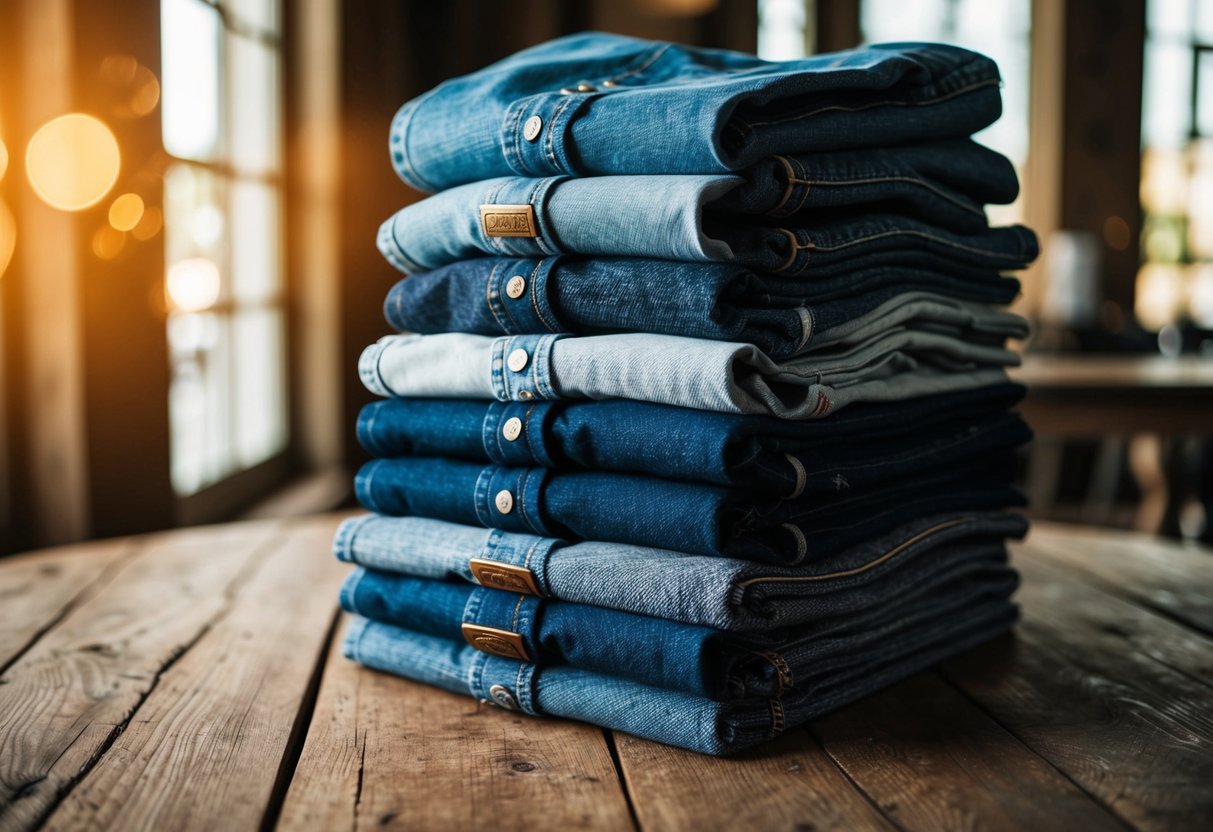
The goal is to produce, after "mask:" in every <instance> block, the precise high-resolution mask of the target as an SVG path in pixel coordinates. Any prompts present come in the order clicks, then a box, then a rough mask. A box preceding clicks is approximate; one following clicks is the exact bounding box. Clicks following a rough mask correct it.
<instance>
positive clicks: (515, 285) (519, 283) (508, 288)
mask: <svg viewBox="0 0 1213 832" xmlns="http://www.w3.org/2000/svg"><path fill="white" fill-rule="evenodd" d="M525 291H526V279H525V278H523V276H522V275H520V274H516V275H514V276H513V277H511V278H510V279H509V280H508V281H506V284H505V293H506V294H507V295H509V296H510V297H512V298H514V299H515V300H517V299H518V298H520V297H522V293H523V292H525Z"/></svg>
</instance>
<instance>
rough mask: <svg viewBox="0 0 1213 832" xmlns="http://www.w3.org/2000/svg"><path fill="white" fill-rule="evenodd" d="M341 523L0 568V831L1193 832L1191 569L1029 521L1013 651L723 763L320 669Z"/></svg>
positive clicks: (1204, 714)
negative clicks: (959, 831)
mask: <svg viewBox="0 0 1213 832" xmlns="http://www.w3.org/2000/svg"><path fill="white" fill-rule="evenodd" d="M336 522H337V520H336V518H333V517H325V518H319V519H315V520H308V521H304V522H299V521H294V522H259V523H248V524H237V525H228V526H216V527H209V528H199V529H190V530H184V531H179V532H172V533H166V534H158V535H151V536H146V537H141V538H136V539H129V540H115V541H106V542H102V543H96V544H89V545H82V546H75V547H71V548H61V549H55V550H49V551H45V552H41V553H34V554H30V555H25V556H20V557H17V558H12V559H8V560H5V561H0V829H2V830H6V832H7V830H24V829H36V828H48V829H75V828H82V827H87V828H112V829H123V830H126V829H149V830H179V829H206V830H212V829H222V830H242V829H250V830H252V829H270V828H276V827H278V828H286V829H331V828H351V827H352V828H355V829H357V828H375V829H380V828H391V827H401V828H422V829H424V828H433V829H460V828H471V827H474V826H475V827H485V828H493V829H518V828H526V829H528V830H543V829H564V828H568V827H593V828H606V829H628V828H633V827H642V828H645V829H711V828H729V829H845V830H853V829H867V828H876V829H898V828H900V829H924V830H938V829H956V828H965V829H977V828H988V829H1033V830H1046V829H1066V830H1068V832H1077V831H1078V830H1088V829H1104V828H1107V829H1124V828H1139V829H1200V830H1209V829H1213V555H1211V554H1210V553H1208V552H1204V551H1193V550H1189V549H1184V548H1181V547H1179V546H1176V545H1171V544H1166V543H1159V542H1156V541H1153V540H1150V539H1147V538H1143V537H1136V536H1132V535H1127V534H1118V533H1109V532H1096V531H1093V530H1088V529H1081V528H1077V527H1064V526H1044V525H1040V526H1038V527H1037V528H1036V529H1034V530H1033V532H1032V535H1031V537H1030V539H1029V541H1028V542H1027V543H1025V544H1023V545H1020V546H1018V547H1017V549H1016V562H1017V564H1018V566H1019V567H1020V569H1021V570H1022V571H1023V573H1024V578H1025V583H1024V586H1023V589H1022V590H1021V592H1020V596H1019V597H1020V600H1021V602H1022V604H1023V607H1024V620H1023V622H1022V624H1021V625H1020V626H1019V627H1018V629H1017V631H1016V633H1015V635H1014V636H1008V637H1006V638H1003V639H1000V640H998V641H996V642H993V643H991V644H989V645H986V646H985V647H982V648H979V649H977V650H974V651H972V652H970V653H968V654H967V655H964V656H962V657H960V658H958V659H956V660H954V661H951V662H948V663H947V664H945V665H943V666H942V667H940V668H939V669H937V670H934V671H930V672H927V673H923V674H920V675H918V676H916V677H914V678H911V679H908V680H906V681H904V682H902V683H900V684H898V685H896V686H894V687H892V688H889V689H888V690H886V691H884V692H882V693H880V694H877V695H876V696H873V697H870V698H868V699H866V700H864V701H862V702H860V703H857V704H855V705H852V706H851V707H849V708H846V709H844V710H842V711H839V712H837V713H834V714H833V715H831V716H828V717H826V718H824V719H820V720H818V721H817V722H815V723H813V724H812V725H811V726H810V727H808V728H806V729H801V730H797V731H793V732H790V733H789V734H787V735H785V736H783V737H781V738H780V739H779V740H777V741H776V742H774V743H772V744H770V745H767V746H765V747H763V748H761V749H759V750H757V751H755V752H751V753H748V754H746V755H743V756H742V757H739V758H736V759H723V760H722V759H712V758H708V757H703V756H699V755H696V754H692V753H688V752H683V751H679V750H676V749H672V748H667V747H665V746H661V745H657V744H654V743H651V742H646V741H643V740H639V739H635V738H633V737H629V736H625V735H621V734H611V733H610V732H604V731H602V730H600V729H597V728H594V727H591V726H586V725H579V724H575V723H570V722H561V721H556V720H538V719H535V718H530V717H526V716H521V715H518V714H515V713H511V712H507V711H502V710H499V709H496V708H492V707H488V706H482V705H479V704H477V703H476V702H475V701H474V700H472V699H469V698H463V697H458V696H453V695H451V694H448V693H444V692H441V691H437V690H431V689H428V688H425V687H423V686H420V685H417V684H414V683H410V682H406V681H403V680H400V679H395V678H392V677H389V676H385V675H382V674H378V673H374V672H370V671H367V670H364V669H361V668H359V667H357V666H355V665H353V664H351V663H350V662H348V661H346V660H345V659H344V658H343V657H342V656H341V655H340V652H339V646H338V644H339V639H338V638H336V636H337V635H338V634H339V632H340V629H341V627H342V626H343V623H342V621H341V620H340V618H339V616H338V615H337V613H336V609H335V597H336V591H337V586H338V583H339V582H340V580H341V577H342V574H343V572H344V568H343V567H342V566H341V565H339V564H338V563H336V562H335V561H334V560H333V559H332V557H331V555H330V554H329V546H328V542H329V537H330V535H331V534H332V531H333V529H334V527H335V524H336Z"/></svg>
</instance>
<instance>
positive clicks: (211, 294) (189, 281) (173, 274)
mask: <svg viewBox="0 0 1213 832" xmlns="http://www.w3.org/2000/svg"><path fill="white" fill-rule="evenodd" d="M219 283H220V279H219V267H218V266H216V265H215V264H214V263H212V262H211V261H210V260H207V259H206V258H205V257H191V258H190V259H189V260H181V261H179V262H177V263H174V264H173V265H172V266H171V267H169V270H168V280H167V281H166V282H165V289H166V290H167V293H168V297H169V300H170V301H172V304H173V306H174V307H175V308H177V309H179V310H181V311H183V312H201V311H202V310H204V309H209V308H211V307H212V306H214V305H215V302H216V301H218V300H219V289H220V285H219Z"/></svg>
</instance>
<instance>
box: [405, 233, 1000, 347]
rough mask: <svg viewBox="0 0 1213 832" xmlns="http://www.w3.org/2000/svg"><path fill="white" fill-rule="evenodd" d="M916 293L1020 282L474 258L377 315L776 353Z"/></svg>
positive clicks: (437, 274) (982, 289)
mask: <svg viewBox="0 0 1213 832" xmlns="http://www.w3.org/2000/svg"><path fill="white" fill-rule="evenodd" d="M923 293H925V294H929V295H931V296H932V298H938V301H937V302H942V303H944V304H946V303H947V299H958V300H965V301H975V302H980V303H986V304H995V305H1003V304H1007V303H1010V302H1011V301H1012V300H1013V299H1014V298H1015V296H1016V295H1017V294H1018V293H1019V281H1017V280H1015V279H1014V278H1009V277H1001V276H999V275H998V274H997V273H996V272H993V271H992V272H990V274H989V275H988V276H986V277H984V278H972V279H957V278H955V277H951V276H948V275H945V274H940V273H937V272H922V271H913V270H910V269H888V270H879V269H878V270H872V271H869V272H867V273H854V274H848V275H847V276H846V279H845V280H832V281H831V280H822V281H816V280H809V281H803V282H796V281H790V280H780V279H778V278H770V277H760V276H759V275H757V274H755V273H753V272H750V271H747V270H745V269H740V268H737V267H734V266H728V265H724V264H718V263H683V262H678V261H674V260H646V259H641V258H633V257H594V258H585V257H571V256H558V257H546V258H542V259H539V258H508V257H501V258H496V257H478V258H474V259H472V260H462V261H460V262H458V263H453V264H451V265H449V266H443V267H442V268H439V269H435V270H434V271H432V272H423V273H421V274H415V275H412V276H410V277H408V278H406V279H405V280H402V281H400V282H399V283H397V284H396V285H395V286H393V287H392V289H391V291H390V292H388V296H387V299H386V301H385V302H384V313H385V315H386V317H387V320H388V323H390V324H391V325H392V326H394V327H396V328H397V329H399V330H401V331H407V332H418V333H422V334H432V333H439V332H472V333H478V334H481V335H524V334H530V333H540V332H569V333H573V334H577V335H594V334H601V333H608V332H628V331H638V332H656V333H663V334H667V335H685V336H690V337H694V338H710V339H713V340H718V341H741V342H744V343H747V344H755V345H756V346H758V347H759V348H761V349H762V350H763V351H764V352H765V353H766V354H767V355H770V356H771V357H772V358H776V359H780V358H786V357H789V356H791V355H795V354H797V353H800V352H804V351H805V350H808V349H812V348H813V347H814V346H815V345H816V344H819V343H829V342H830V341H831V336H832V334H833V333H834V332H840V331H844V330H846V329H847V328H848V327H850V328H854V327H855V326H856V325H857V324H856V322H857V321H859V322H861V323H860V324H859V325H862V321H863V320H864V319H865V318H873V319H875V322H876V324H877V325H879V323H880V322H881V321H890V323H889V324H888V325H900V324H901V323H902V320H901V317H904V316H906V315H910V314H913V313H910V312H909V311H905V312H902V310H901V309H900V308H899V307H902V306H903V305H905V304H908V303H911V302H913V301H916V300H917V297H918V296H919V295H920V294H923ZM898 299H900V301H899V300H898ZM886 305H887V306H886ZM882 307H884V309H883V310H882ZM878 310H879V311H883V315H879V313H878ZM898 313H902V316H898ZM894 317H898V319H897V320H895V321H894V320H891V319H893V318H894ZM939 317H940V315H938V314H932V310H931V308H930V306H928V307H927V308H926V309H924V310H923V311H921V312H919V313H917V315H916V318H918V319H920V320H921V322H922V323H924V324H929V323H930V322H931V321H932V320H934V319H937V318H939ZM909 323H910V324H911V325H912V324H913V323H914V319H913V318H911V319H910V321H909ZM868 325H869V326H871V325H872V324H868Z"/></svg>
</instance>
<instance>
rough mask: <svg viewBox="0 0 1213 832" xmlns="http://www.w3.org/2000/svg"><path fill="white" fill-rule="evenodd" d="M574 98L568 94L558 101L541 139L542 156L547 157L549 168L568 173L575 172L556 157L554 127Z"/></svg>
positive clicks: (558, 123)
mask: <svg viewBox="0 0 1213 832" xmlns="http://www.w3.org/2000/svg"><path fill="white" fill-rule="evenodd" d="M575 100H577V97H576V96H573V95H570V96H567V97H566V98H565V99H564V100H563V101H561V102H560V104H559V106H557V107H556V111H555V112H554V113H552V118H551V124H550V126H549V128H548V131H547V134H546V135H545V136H544V139H543V151H544V156H546V157H547V160H548V164H549V165H550V166H551V169H552V170H553V171H563V172H564V173H569V174H572V173H576V171H573V170H569V169H568V168H567V167H566V166H565V165H563V164H561V162H560V160H559V159H557V158H556V149H555V142H556V129H555V128H556V127H557V126H558V125H560V116H561V115H562V114H563V113H564V111H565V110H567V109H568V108H569V105H570V104H571V103H572V102H573V101H575ZM562 144H563V142H562Z"/></svg>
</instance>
